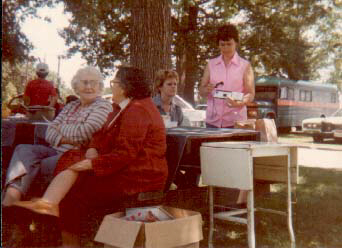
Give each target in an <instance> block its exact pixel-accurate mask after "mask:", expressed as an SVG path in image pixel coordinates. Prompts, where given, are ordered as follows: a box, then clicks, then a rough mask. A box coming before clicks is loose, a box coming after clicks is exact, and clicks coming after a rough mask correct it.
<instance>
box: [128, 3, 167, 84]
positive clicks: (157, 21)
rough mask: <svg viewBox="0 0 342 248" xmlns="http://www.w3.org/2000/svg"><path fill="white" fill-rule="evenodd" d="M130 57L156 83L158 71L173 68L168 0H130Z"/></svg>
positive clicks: (134, 64) (133, 63) (132, 62)
mask: <svg viewBox="0 0 342 248" xmlns="http://www.w3.org/2000/svg"><path fill="white" fill-rule="evenodd" d="M130 8H131V15H132V18H131V21H132V23H131V32H130V41H131V47H130V52H131V53H130V60H131V64H132V65H133V66H135V67H138V68H140V69H143V70H144V71H145V72H146V74H147V77H148V79H149V80H151V82H153V79H154V75H155V72H156V71H157V70H159V69H168V68H170V67H171V39H172V36H171V7H170V1H169V0H131V2H130Z"/></svg>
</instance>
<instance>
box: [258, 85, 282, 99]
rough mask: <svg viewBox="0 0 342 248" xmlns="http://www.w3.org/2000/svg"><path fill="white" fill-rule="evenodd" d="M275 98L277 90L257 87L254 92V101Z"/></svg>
mask: <svg viewBox="0 0 342 248" xmlns="http://www.w3.org/2000/svg"><path fill="white" fill-rule="evenodd" d="M276 97H277V88H276V87H270V86H257V87H256V92H255V99H256V100H274V99H275V98H276Z"/></svg>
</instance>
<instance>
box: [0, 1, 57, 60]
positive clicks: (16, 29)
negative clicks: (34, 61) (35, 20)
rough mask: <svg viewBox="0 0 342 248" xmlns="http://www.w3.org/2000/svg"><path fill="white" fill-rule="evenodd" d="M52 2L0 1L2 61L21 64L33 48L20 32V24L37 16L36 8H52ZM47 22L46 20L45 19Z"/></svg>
mask: <svg viewBox="0 0 342 248" xmlns="http://www.w3.org/2000/svg"><path fill="white" fill-rule="evenodd" d="M52 3H53V1H52V0H48V1H46V0H35V1H33V0H6V1H2V13H3V14H2V28H3V29H2V35H1V38H2V60H3V61H8V62H10V63H12V64H13V63H15V62H23V61H24V60H25V59H27V58H28V57H29V52H30V51H31V50H32V48H33V46H32V44H31V43H30V41H29V40H28V39H27V37H26V35H25V34H24V33H22V32H21V28H20V25H21V23H22V22H23V21H24V20H25V19H26V18H27V17H29V16H31V17H32V16H34V17H38V16H37V8H38V7H43V6H52ZM46 20H48V19H46Z"/></svg>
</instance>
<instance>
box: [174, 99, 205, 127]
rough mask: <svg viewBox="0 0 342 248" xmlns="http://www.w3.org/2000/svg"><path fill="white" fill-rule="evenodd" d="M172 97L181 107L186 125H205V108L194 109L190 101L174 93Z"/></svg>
mask: <svg viewBox="0 0 342 248" xmlns="http://www.w3.org/2000/svg"><path fill="white" fill-rule="evenodd" d="M173 99H174V102H175V104H176V105H178V106H179V107H181V108H182V111H183V115H184V118H185V125H186V126H192V127H205V116H206V112H205V110H197V109H194V107H193V106H192V105H191V104H190V103H188V102H187V101H185V100H184V99H183V98H182V97H180V96H179V95H176V96H175V97H174V98H173Z"/></svg>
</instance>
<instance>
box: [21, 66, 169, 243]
mask: <svg viewBox="0 0 342 248" xmlns="http://www.w3.org/2000/svg"><path fill="white" fill-rule="evenodd" d="M111 88H112V92H113V102H114V104H113V105H114V111H113V112H112V113H111V114H109V116H108V119H107V122H106V123H105V125H104V126H103V128H102V129H101V130H100V131H99V132H98V133H96V134H95V135H94V137H93V140H92V142H91V144H90V145H89V147H88V149H87V150H83V151H82V150H72V151H69V152H66V153H65V154H64V155H63V156H62V157H61V158H60V159H59V162H58V165H57V169H56V174H57V176H56V177H55V178H54V180H53V181H52V182H51V184H50V185H49V187H48V189H47V190H46V192H45V194H44V196H43V198H41V199H39V200H35V201H29V202H19V203H18V204H16V205H19V206H22V207H26V208H29V209H31V210H33V211H35V212H38V213H43V214H50V215H55V216H58V215H59V217H60V218H59V219H60V223H61V227H62V238H63V244H64V245H76V246H77V245H78V244H79V243H78V242H79V239H78V238H79V231H80V229H79V225H80V219H81V217H82V216H83V214H85V210H86V209H88V207H94V206H105V205H106V204H113V202H115V201H116V202H118V201H120V199H122V198H123V197H126V196H128V195H134V194H137V193H139V192H145V191H154V190H163V188H164V185H165V182H166V179H167V173H168V168H167V163H166V158H165V153H166V132H165V127H164V124H163V120H162V118H161V116H160V114H159V111H158V110H157V108H156V106H155V105H154V103H153V101H152V99H151V97H150V95H151V90H152V87H151V84H150V83H149V82H147V80H146V77H145V76H144V73H143V72H142V71H141V70H139V69H136V68H133V67H120V68H119V70H118V72H117V74H116V76H115V78H114V80H112V81H111ZM58 204H59V205H58ZM58 206H59V209H58Z"/></svg>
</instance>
